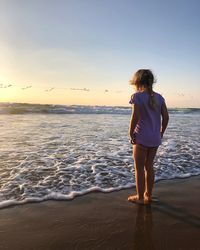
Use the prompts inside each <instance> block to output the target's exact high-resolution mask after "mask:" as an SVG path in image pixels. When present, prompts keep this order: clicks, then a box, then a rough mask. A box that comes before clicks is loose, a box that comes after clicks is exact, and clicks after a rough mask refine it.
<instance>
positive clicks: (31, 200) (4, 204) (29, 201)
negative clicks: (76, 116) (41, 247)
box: [0, 174, 200, 211]
mask: <svg viewBox="0 0 200 250" xmlns="http://www.w3.org/2000/svg"><path fill="white" fill-rule="evenodd" d="M197 176H200V174H197V175H192V176H186V177H175V178H172V179H158V180H155V182H154V185H156V184H157V183H159V182H163V181H173V180H174V181H176V180H183V179H188V178H193V177H197ZM99 189H100V188H98V187H95V188H94V190H91V189H90V190H84V191H83V193H80V194H79V193H78V192H77V194H75V195H74V196H73V197H72V198H61V197H60V198H57V199H56V198H41V200H40V198H27V199H26V200H22V201H15V200H6V201H3V202H1V203H0V211H1V210H2V209H8V208H10V207H14V206H24V205H27V204H34V203H42V202H48V201H56V202H57V201H73V200H74V199H77V198H79V197H81V196H85V195H89V194H91V193H102V194H109V193H113V192H120V191H123V190H129V189H135V184H133V186H131V187H122V188H119V189H118V188H116V189H113V190H111V191H110V190H108V191H103V190H99ZM80 192H81V191H80ZM63 196H65V195H63Z"/></svg>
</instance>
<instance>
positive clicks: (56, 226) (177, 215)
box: [0, 176, 200, 250]
mask: <svg viewBox="0 0 200 250" xmlns="http://www.w3.org/2000/svg"><path fill="white" fill-rule="evenodd" d="M199 183H200V176H196V177H191V178H186V179H174V180H164V181H160V182H158V183H156V184H155V189H154V197H155V200H154V202H153V203H152V204H151V205H148V206H144V205H137V204H133V203H130V202H128V201H127V197H128V195H130V194H132V193H134V188H131V189H126V190H121V191H116V192H112V193H107V194H104V193H100V192H94V193H90V194H86V195H83V196H80V197H76V198H75V199H74V200H72V201H46V202H41V203H29V204H25V205H17V206H13V207H9V208H4V209H1V210H0V249H1V250H13V249H15V250H28V249H30V250H33V249H35V250H64V249H67V250H72V249H81V250H86V249H87V250H90V249H91V250H96V249H101V250H117V249H119V250H130V249H148V250H151V249H159V250H160V249H170V250H173V249H174V250H178V249H179V250H186V249H187V250H197V249H200V238H199V232H200V216H199V214H200V206H199V205H200V200H199Z"/></svg>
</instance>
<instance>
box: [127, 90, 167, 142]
mask: <svg viewBox="0 0 200 250" xmlns="http://www.w3.org/2000/svg"><path fill="white" fill-rule="evenodd" d="M154 96H155V98H156V102H157V108H156V109H155V110H154V109H152V108H151V107H150V104H149V101H150V95H149V93H148V92H146V91H144V92H137V93H135V94H133V95H132V96H131V100H130V101H129V103H130V104H137V105H138V107H139V112H140V118H139V121H138V123H137V125H136V128H135V130H134V134H135V142H136V144H141V145H143V146H145V147H158V146H159V145H160V144H161V135H160V129H161V106H162V104H163V103H164V102H165V100H164V98H163V97H162V96H161V95H160V94H158V93H155V92H154Z"/></svg>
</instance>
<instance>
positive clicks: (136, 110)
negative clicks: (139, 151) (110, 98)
mask: <svg viewBox="0 0 200 250" xmlns="http://www.w3.org/2000/svg"><path fill="white" fill-rule="evenodd" d="M139 117H140V113H139V107H138V105H137V104H133V105H132V115H131V120H130V126H129V136H130V138H131V140H132V141H134V130H135V128H136V125H137V123H138V121H139Z"/></svg>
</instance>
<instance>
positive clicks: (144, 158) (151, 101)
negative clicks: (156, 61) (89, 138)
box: [128, 69, 169, 204]
mask: <svg viewBox="0 0 200 250" xmlns="http://www.w3.org/2000/svg"><path fill="white" fill-rule="evenodd" d="M154 82H155V79H154V75H153V73H152V72H151V71H150V70H148V69H140V70H138V71H137V72H136V73H135V74H134V76H133V78H132V79H131V80H130V84H131V85H133V86H135V88H136V93H135V94H133V95H132V96H131V100H130V102H129V103H130V104H132V116H131V121H130V128H129V135H130V140H131V143H132V144H133V159H134V167H135V180H136V192H137V194H136V195H131V196H129V197H128V201H131V202H136V203H139V204H144V203H149V202H151V197H152V189H153V184H154V170H153V162H154V158H155V155H156V152H157V149H158V147H159V145H160V144H161V139H162V137H163V134H164V132H165V129H166V127H167V124H168V120H169V115H168V111H167V107H166V104H165V100H164V98H163V97H162V96H161V95H160V94H158V93H156V92H154V91H153V83H154ZM161 118H162V119H161Z"/></svg>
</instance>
